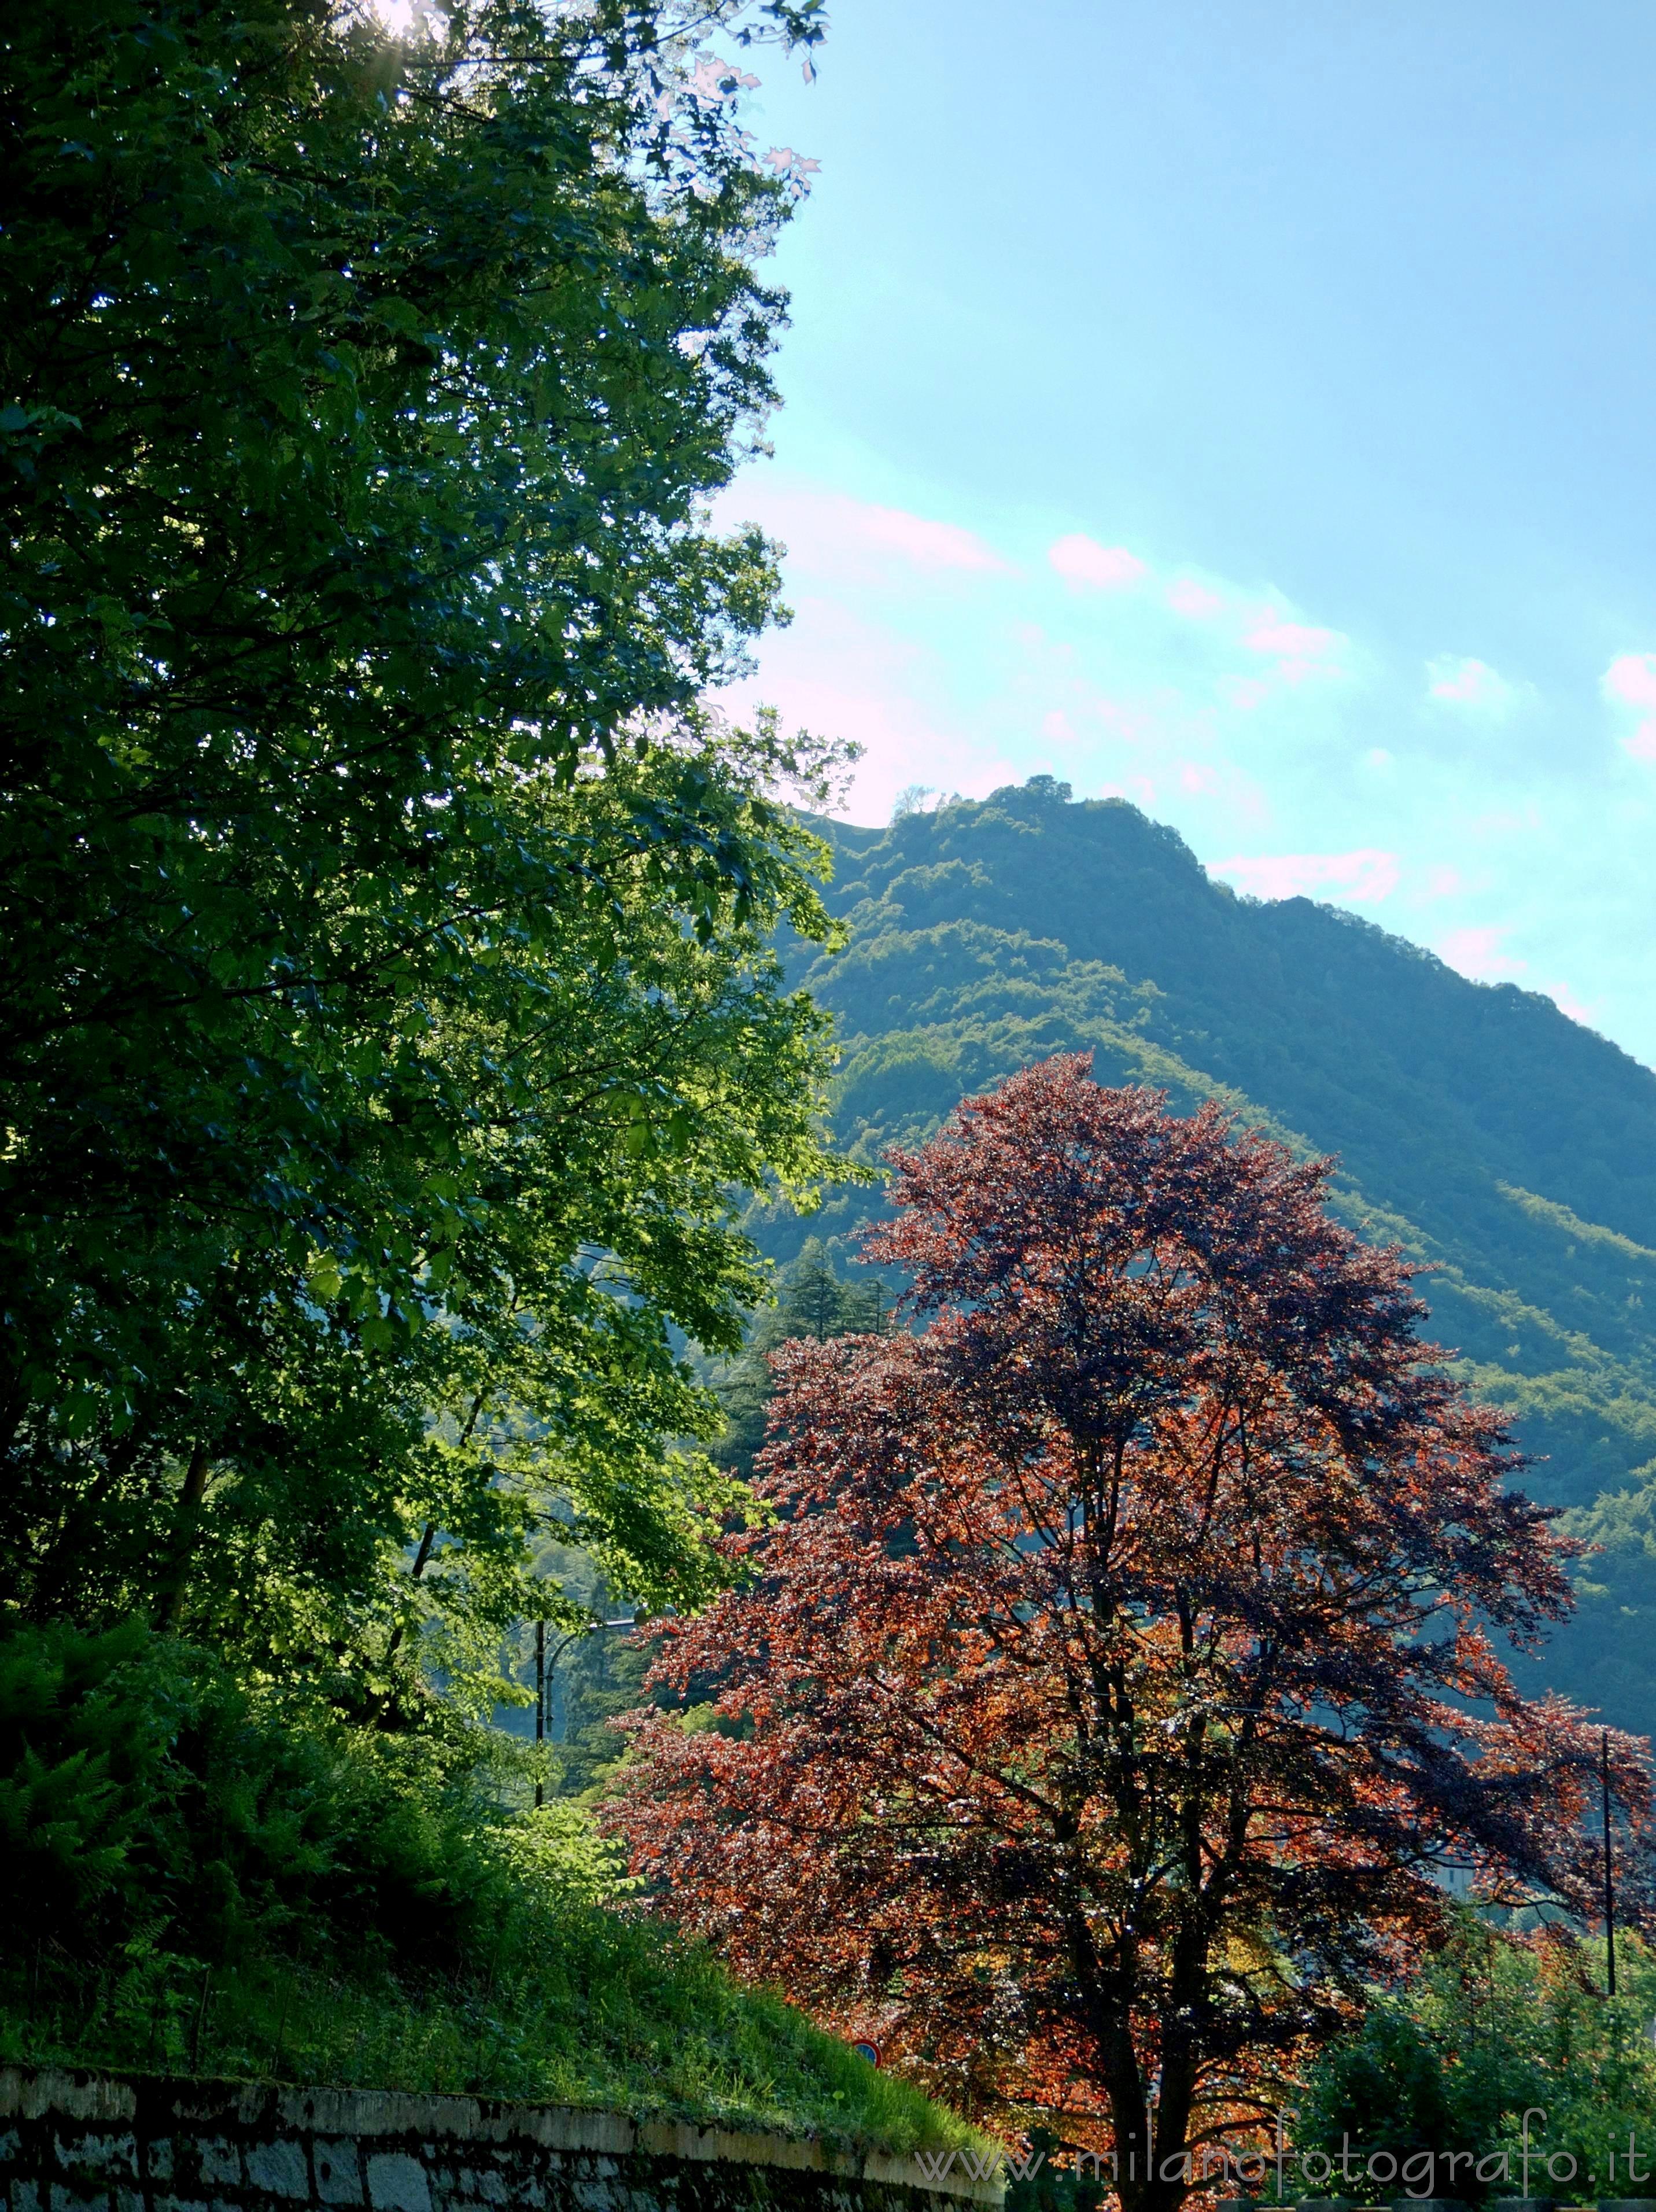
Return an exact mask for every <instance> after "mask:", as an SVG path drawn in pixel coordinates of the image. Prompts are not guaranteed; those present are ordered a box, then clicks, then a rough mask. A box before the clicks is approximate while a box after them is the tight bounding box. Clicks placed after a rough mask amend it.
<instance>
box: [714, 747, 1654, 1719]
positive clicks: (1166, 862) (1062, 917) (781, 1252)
mask: <svg viewBox="0 0 1656 2212" xmlns="http://www.w3.org/2000/svg"><path fill="white" fill-rule="evenodd" d="M818 826H819V827H821V828H822V829H823V831H824V833H825V834H826V835H827V836H829V837H830V839H831V841H832V842H833V844H834V849H835V870H836V878H835V881H834V884H833V885H832V887H831V889H830V891H829V894H828V902H829V904H830V906H831V907H832V908H834V911H835V912H836V914H837V915H839V916H840V918H841V919H842V920H843V921H844V922H845V924H846V927H847V929H848V931H849V941H848V943H847V945H846V947H845V948H844V949H843V950H842V951H839V952H837V953H821V952H819V951H817V950H816V948H814V947H811V948H808V947H804V946H801V947H798V948H797V949H796V954H795V958H794V972H795V976H796V980H798V981H801V982H803V983H804V984H806V985H807V986H808V987H809V988H810V991H811V992H812V993H813V994H814V995H815V996H816V998H817V1000H819V1001H820V1002H821V1003H822V1005H823V1006H827V1007H828V1008H829V1009H831V1010H832V1012H834V1015H835V1017H836V1018H837V1020H838V1022H839V1024H840V1035H841V1037H842V1041H843V1046H844V1058H843V1061H842V1065H841V1068H840V1077H839V1083H838V1091H837V1101H836V1109H835V1123H836V1129H837V1133H838V1135H839V1138H840V1142H841V1144H842V1145H843V1146H845V1147H846V1149H847V1150H848V1151H849V1152H851V1153H852V1155H853V1156H854V1157H855V1158H858V1159H861V1160H865V1161H870V1162H873V1161H877V1159H878V1158H879V1157H880V1155H881V1153H882V1152H883V1151H884V1149H885V1147H886V1146H889V1145H891V1144H893V1143H905V1144H906V1143H912V1142H913V1141H914V1140H916V1139H919V1137H921V1136H923V1135H925V1134H926V1133H929V1132H930V1131H931V1129H932V1128H934V1127H936V1126H937V1122H938V1121H940V1120H941V1119H942V1118H943V1115H945V1114H946V1113H947V1112H948V1111H949V1109H950V1108H951V1107H952V1106H953V1105H954V1104H955V1101H956V1100H957V1099H958V1098H959V1097H961V1095H962V1094H963V1093H965V1092H968V1091H974V1090H976V1089H980V1088H981V1087H982V1086H984V1085H986V1084H989V1083H991V1082H992V1081H993V1080H994V1079H996V1078H998V1077H999V1076H1002V1075H1004V1074H1005V1073H1009V1072H1010V1071H1011V1070H1012V1069H1014V1068H1016V1067H1018V1066H1022V1065H1023V1064H1024V1063H1026V1062H1028V1061H1029V1060H1034V1059H1038V1058H1040V1057H1041V1056H1042V1055H1044V1054H1048V1053H1051V1052H1054V1051H1057V1050H1060V1049H1068V1048H1077V1047H1083V1048H1090V1049H1091V1050H1092V1051H1093V1053H1094V1054H1095V1069H1096V1073H1097V1074H1098V1076H1099V1079H1101V1081H1105V1082H1120V1083H1138V1082H1142V1083H1147V1084H1150V1085H1155V1086H1156V1087H1158V1088H1162V1089H1165V1090H1167V1091H1168V1092H1169V1093H1170V1095H1171V1097H1172V1098H1173V1099H1174V1103H1178V1104H1183V1105H1186V1106H1188V1107H1191V1108H1192V1109H1193V1108H1194V1107H1195V1106H1197V1105H1198V1104H1199V1103H1201V1102H1202V1101H1203V1100H1204V1099H1208V1098H1216V1099H1218V1100H1220V1101H1222V1102H1223V1103H1227V1104H1228V1105H1230V1106H1232V1107H1233V1108H1234V1109H1235V1110H1236V1112H1237V1113H1238V1114H1239V1115H1240V1116H1241V1118H1242V1119H1243V1120H1244V1121H1247V1122H1249V1123H1251V1124H1253V1125H1256V1126H1259V1127H1265V1128H1268V1129H1270V1130H1271V1132H1273V1133H1276V1134H1277V1135H1279V1136H1281V1137H1283V1138H1284V1139H1287V1140H1288V1141H1289V1143H1290V1144H1292V1145H1293V1146H1295V1147H1296V1148H1297V1149H1300V1150H1302V1151H1304V1152H1331V1153H1333V1154H1336V1155H1338V1159H1339V1163H1340V1170H1341V1172H1340V1176H1339V1177H1338V1184H1337V1203H1338V1206H1340V1208H1341V1210H1342V1211H1343V1212H1344V1214H1345V1216H1346V1218H1348V1219H1350V1220H1351V1221H1352V1222H1354V1223H1356V1224H1358V1225H1361V1226H1362V1228H1363V1229H1364V1231H1365V1233H1367V1234H1369V1235H1371V1236H1373V1237H1375V1238H1376V1239H1378V1240H1380V1241H1383V1242H1392V1241H1395V1242H1397V1243H1401V1244H1402V1245H1403V1246H1404V1248H1405V1249H1406V1250H1407V1251H1408V1252H1409V1253H1410V1255H1411V1256H1413V1257H1416V1258H1417V1259H1418V1260H1420V1261H1422V1262H1425V1263H1427V1264H1429V1266H1430V1267H1431V1268H1432V1269H1433V1270H1434V1272H1433V1273H1431V1274H1430V1275H1429V1278H1428V1279H1426V1280H1425V1282H1424V1283H1423V1284H1422V1289H1423V1291H1424V1292H1425V1295H1426V1296H1427V1297H1428V1299H1429V1303H1430V1305H1431V1308H1432V1322H1431V1326H1432V1328H1433V1331H1434V1333H1435V1335H1436V1336H1437V1338H1438V1339H1439V1340H1441V1342H1442V1343H1443V1344H1444V1345H1445V1346H1447V1347H1449V1348H1450V1349H1451V1350H1452V1351H1453V1354H1454V1357H1455V1359H1456V1362H1457V1364H1458V1366H1459V1369H1460V1370H1461V1371H1462V1372H1464V1373H1465V1374H1466V1375H1467V1376H1469V1377H1470V1379H1471V1381H1472V1382H1473V1383H1474V1384H1475V1386H1476V1387H1477V1389H1478V1391H1479V1392H1480V1393H1481V1394H1483V1395H1485V1396H1486V1397H1488V1398H1489V1399H1490V1400H1492V1401H1495V1402H1497V1403H1499V1404H1500V1405H1501V1406H1503V1407H1507V1409H1509V1411H1510V1412H1511V1413H1512V1415H1513V1419H1514V1422H1515V1425H1516V1427H1517V1431H1518V1433H1519V1435H1520V1438H1521V1439H1522V1441H1523V1443H1524V1444H1525V1446H1526V1449H1528V1450H1529V1451H1530V1452H1532V1454H1533V1455H1534V1457H1535V1464H1534V1465H1533V1466H1532V1468H1531V1469H1530V1471H1529V1474H1528V1475H1527V1477H1526V1480H1527V1483H1528V1485H1529V1486H1530V1488H1531V1489H1532V1491H1533V1492H1535V1494H1536V1495H1538V1497H1540V1498H1544V1499H1545V1500H1546V1501H1547V1502H1548V1503H1550V1504H1557V1505H1560V1506H1563V1507H1566V1508H1568V1509H1569V1512H1568V1526H1569V1527H1570V1528H1572V1529H1573V1530H1574V1533H1576V1534H1579V1535H1581V1536H1583V1537H1585V1538H1586V1539H1587V1540H1588V1541H1590V1542H1592V1544H1594V1545H1595V1546H1597V1547H1598V1549H1597V1550H1595V1551H1594V1552H1592V1553H1590V1554H1589V1555H1588V1556H1587V1557H1586V1559H1584V1560H1583V1562H1582V1563H1581V1565H1580V1569H1579V1570H1578V1583H1579V1588H1580V1598H1581V1605H1580V1613H1579V1614H1578V1616H1577V1618H1576V1620H1574V1622H1573V1623H1572V1624H1571V1625H1570V1626H1569V1627H1568V1628H1567V1629H1566V1630H1565V1631H1563V1632H1562V1633H1561V1635H1560V1636H1559V1637H1558V1638H1556V1641H1555V1642H1554V1644H1552V1645H1551V1646H1550V1649H1549V1650H1548V1653H1547V1655H1546V1657H1545V1660H1544V1662H1541V1663H1540V1670H1539V1671H1540V1673H1541V1674H1544V1677H1545V1678H1546V1679H1547V1680H1550V1681H1552V1682H1554V1683H1555V1684H1556V1686H1558V1687H1559V1688H1560V1689H1562V1690H1565V1691H1567V1692H1569V1693H1570V1694H1572V1695H1574V1696H1576V1697H1578V1698H1581V1699H1586V1700H1587V1701H1589V1702H1591V1703H1592V1704H1595V1705H1602V1706H1603V1707H1604V1710H1605V1711H1606V1712H1607V1714H1608V1715H1609V1716H1610V1717H1611V1718H1613V1719H1615V1720H1617V1722H1619V1723H1623V1724H1625V1725H1628V1726H1631V1727H1635V1728H1637V1729H1641V1730H1649V1729H1653V1728H1656V1656H1653V1653H1652V1650H1651V1646H1650V1638H1649V1636H1648V1634H1647V1624H1648V1623H1649V1622H1650V1620H1652V1618H1653V1616H1656V1075H1653V1074H1652V1073H1651V1072H1650V1071H1649V1070H1648V1069H1647V1068H1645V1067H1643V1066H1640V1065H1639V1064H1638V1063H1637V1062H1636V1061H1635V1060H1631V1059H1629V1057H1628V1055H1627V1054H1624V1053H1623V1052H1622V1051H1620V1050H1619V1049H1618V1048H1617V1047H1616V1046H1615V1045H1613V1044H1611V1042H1608V1041H1607V1040H1606V1039H1604V1037H1601V1036H1596V1035H1595V1034H1594V1033H1593V1032H1592V1031H1591V1030H1586V1029H1584V1028H1582V1027H1581V1026H1580V1024H1576V1023H1574V1022H1572V1021H1570V1020H1569V1019H1568V1018H1566V1017H1565V1016H1564V1015H1563V1014H1562V1013H1561V1012H1559V1011H1558V1009H1557V1007H1556V1006H1555V1005H1554V1004H1553V1002H1552V1001H1551V1000H1550V999H1547V998H1544V997H1542V996H1540V995H1539V994H1536V993H1533V992H1526V991H1522V990H1520V989H1518V988H1517V987H1515V986H1513V985H1512V984H1509V983H1508V984H1498V985H1493V986H1491V985H1486V984H1479V983H1473V982H1469V981H1467V980H1466V979H1465V977H1463V976H1461V975H1457V974H1456V973H1455V972H1454V971H1453V969H1450V968H1448V967H1447V966H1446V965H1445V964H1444V963H1442V962H1441V961H1440V960H1438V959H1436V958H1435V957H1434V956H1433V955H1432V954H1430V953H1429V952H1425V951H1422V950H1421V949H1420V948H1419V947H1417V946H1416V945H1410V944H1406V943H1404V942H1403V941H1402V940H1400V939H1397V938H1395V937H1392V936H1389V935H1387V934H1386V932H1384V931H1383V930H1380V929H1379V928H1376V927H1374V925H1373V924H1371V923H1368V922H1367V921H1362V920H1361V919H1359V918H1358V917H1356V915H1350V914H1346V913H1343V912H1340V911H1338V909H1336V908H1331V907H1327V906H1322V905H1318V904H1314V903H1313V902H1311V901H1309V900H1307V899H1303V898H1295V899H1287V900H1282V901H1277V902H1268V903H1267V902H1260V901H1259V900H1256V899H1252V898H1248V897H1246V896H1237V895H1236V894H1235V893H1234V892H1233V891H1232V890H1229V888H1228V886H1227V885H1225V884H1221V883H1216V882H1213V881H1210V878H1208V877H1207V875H1206V874H1205V873H1204V871H1203V869H1202V868H1201V866H1200V865H1199V864H1198V861H1197V860H1196V858H1195V856H1194V855H1193V854H1192V853H1191V852H1190V850H1189V849H1188V848H1187V847H1186V845H1185V844H1184V843H1183V842H1182V841H1181V840H1180V838H1179V836H1177V835H1176V834H1175V833H1174V831H1173V830H1171V829H1167V828H1165V827H1163V826H1162V825H1160V824H1157V823H1153V822H1151V821H1149V820H1148V819H1147V818H1146V817H1144V816H1143V814H1141V813H1140V812H1139V811H1137V809H1136V808H1134V807H1132V806H1131V805H1127V804H1126V803H1125V802H1124V801H1122V800H1119V799H1103V800H1088V801H1083V802H1080V803H1075V802H1072V801H1071V799H1070V795H1069V792H1068V788H1067V787H1065V786H1064V785H1062V784H1059V783H1057V782H1055V781H1053V780H1052V778H1050V777H1036V778H1035V779H1034V780H1033V781H1031V782H1030V783H1028V784H1026V785H1024V786H1022V787H1020V788H1009V789H1005V790H1002V791H1000V792H998V793H995V794H994V796H993V797H992V798H991V799H988V800H986V801H985V802H983V803H981V804H977V803H969V802H963V801H955V802H952V803H950V804H949V805H944V806H942V807H939V808H938V809H937V811H935V812H931V813H909V814H905V815H902V816H900V817H899V818H898V819H897V820H895V822H894V823H892V824H891V826H890V827H889V829H859V828H855V827H852V826H848V825H846V824H843V823H831V824H829V823H824V824H819V825H818ZM881 1203H882V1200H881V1198H880V1194H879V1193H878V1191H877V1190H869V1189H850V1190H845V1191H842V1192H840V1193H839V1194H836V1195H834V1196H833V1197H832V1198H831V1199H830V1200H829V1202H828V1206H826V1207H825V1208H824V1210H823V1211H822V1212H820V1213H818V1214H817V1215H816V1216H815V1217H814V1218H811V1219H810V1221H809V1222H804V1221H801V1220H799V1219H798V1217H796V1216H794V1215H792V1213H791V1212H788V1211H786V1209H783V1208H776V1209H773V1210H771V1211H769V1212H765V1213H764V1214H762V1215H761V1216H759V1217H756V1218H755V1231H756V1233H757V1234H758V1235H759V1236H760V1237H761V1241H762V1242H763V1243H765V1245H766V1247H767V1249H768V1250H769V1251H770V1252H771V1253H772V1254H773V1256H775V1257H777V1258H779V1259H784V1260H786V1259H790V1258H792V1257H794V1256H795V1255H798V1253H799V1252H800V1250H801V1248H802V1246H803V1243H804V1239H805V1238H806V1237H807V1236H815V1237H819V1238H821V1239H822V1240H823V1243H824V1249H826V1250H827V1252H828V1255H829V1256H830V1257H832V1258H834V1259H836V1260H838V1261H840V1262H841V1264H846V1265H848V1264H849V1263H850V1262H852V1261H853V1260H854V1257H855V1244H854V1238H853V1235H852V1232H853V1231H854V1230H855V1228H856V1226H857V1225H858V1222H859V1221H860V1220H861V1219H863V1218H866V1217H867V1216H869V1215H870V1214H871V1213H873V1212H876V1211H877V1210H878V1208H879V1207H880V1206H881ZM1647 1290H1648V1291H1651V1292H1652V1293H1653V1303H1652V1304H1649V1305H1647V1304H1646V1298H1647ZM1528 1671H1530V1670H1526V1672H1528ZM1534 1679H1535V1677H1534V1675H1533V1674H1532V1681H1533V1680H1534Z"/></svg>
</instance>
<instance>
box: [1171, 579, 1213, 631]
mask: <svg viewBox="0 0 1656 2212" xmlns="http://www.w3.org/2000/svg"><path fill="white" fill-rule="evenodd" d="M1168 605H1169V606H1170V607H1171V608H1172V609H1173V611H1174V614H1176V615H1183V616H1184V617H1185V619H1186V622H1211V621H1212V620H1213V618H1214V617H1215V616H1216V615H1222V614H1223V612H1224V611H1225V599H1224V594H1223V593H1222V592H1210V590H1209V589H1208V587H1207V586H1206V585H1205V584H1198V582H1197V580H1196V579H1195V577H1194V576H1175V577H1174V580H1173V581H1172V583H1170V584H1169V585H1168Z"/></svg>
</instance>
